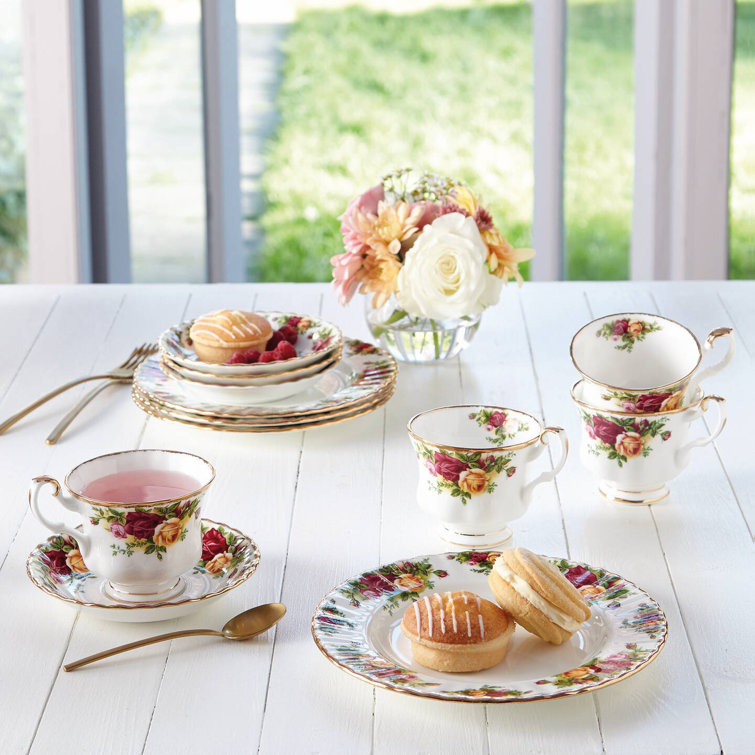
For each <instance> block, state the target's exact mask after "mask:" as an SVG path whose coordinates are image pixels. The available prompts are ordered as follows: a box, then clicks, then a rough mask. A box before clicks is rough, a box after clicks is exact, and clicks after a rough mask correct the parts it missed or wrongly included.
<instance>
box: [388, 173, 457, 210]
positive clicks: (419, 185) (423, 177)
mask: <svg viewBox="0 0 755 755" xmlns="http://www.w3.org/2000/svg"><path fill="white" fill-rule="evenodd" d="M382 183H383V190H384V191H385V196H386V199H388V201H390V202H396V201H399V200H401V201H404V202H409V203H414V202H422V201H429V202H442V201H444V200H445V198H446V197H447V196H448V195H449V193H450V192H451V189H453V187H454V186H457V185H459V184H460V183H461V181H457V180H456V179H453V178H449V177H448V176H440V175H438V174H437V173H430V172H428V171H424V172H422V173H418V172H417V171H415V170H413V169H412V168H399V169H398V170H394V171H392V172H391V173H387V174H386V175H385V176H383V181H382Z"/></svg>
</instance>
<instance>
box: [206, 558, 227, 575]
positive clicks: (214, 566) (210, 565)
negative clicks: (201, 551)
mask: <svg viewBox="0 0 755 755" xmlns="http://www.w3.org/2000/svg"><path fill="white" fill-rule="evenodd" d="M230 563H231V554H230V553H218V554H216V555H215V556H213V558H212V560H210V561H208V562H207V563H206V564H205V565H204V568H205V569H207V571H208V572H210V574H220V572H222V571H223V570H224V569H225V568H226V566H228V565H229V564H230Z"/></svg>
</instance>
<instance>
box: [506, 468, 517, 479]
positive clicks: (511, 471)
mask: <svg viewBox="0 0 755 755" xmlns="http://www.w3.org/2000/svg"><path fill="white" fill-rule="evenodd" d="M515 474H516V467H509V468H508V469H507V470H506V477H513V476H514V475H515Z"/></svg>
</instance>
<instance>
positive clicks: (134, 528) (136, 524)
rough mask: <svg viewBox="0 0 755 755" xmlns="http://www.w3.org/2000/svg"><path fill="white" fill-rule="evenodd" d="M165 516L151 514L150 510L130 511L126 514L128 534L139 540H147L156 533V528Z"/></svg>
mask: <svg viewBox="0 0 755 755" xmlns="http://www.w3.org/2000/svg"><path fill="white" fill-rule="evenodd" d="M162 521H163V517H161V516H160V514H150V513H149V512H148V511H129V512H128V514H126V526H125V527H124V529H125V530H126V534H128V535H133V536H134V537H135V538H136V539H137V540H147V539H148V538H150V537H152V535H154V534H155V529H156V528H157V525H158V524H160V522H162Z"/></svg>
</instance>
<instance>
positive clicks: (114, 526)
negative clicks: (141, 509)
mask: <svg viewBox="0 0 755 755" xmlns="http://www.w3.org/2000/svg"><path fill="white" fill-rule="evenodd" d="M110 534H111V535H112V536H113V537H117V538H118V539H119V540H125V539H126V538H127V537H128V532H126V528H125V527H124V526H123V525H122V524H121V523H120V522H110Z"/></svg>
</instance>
